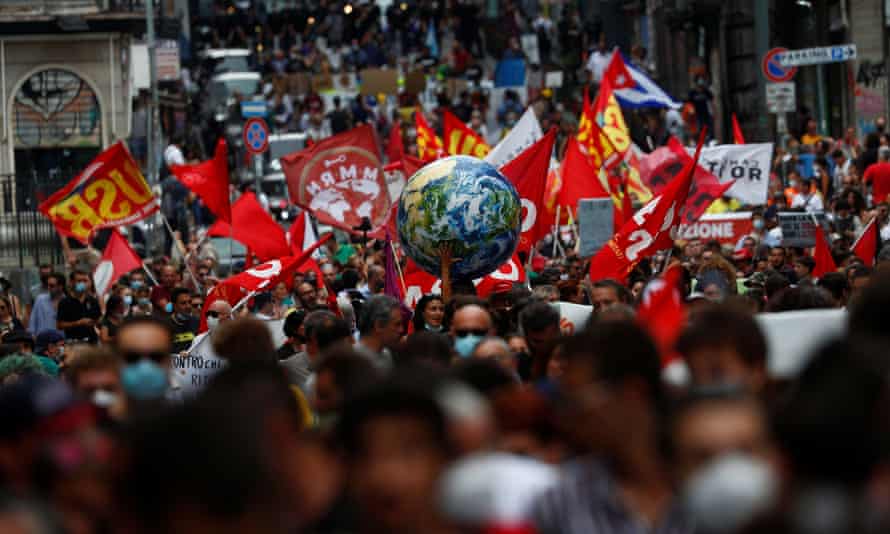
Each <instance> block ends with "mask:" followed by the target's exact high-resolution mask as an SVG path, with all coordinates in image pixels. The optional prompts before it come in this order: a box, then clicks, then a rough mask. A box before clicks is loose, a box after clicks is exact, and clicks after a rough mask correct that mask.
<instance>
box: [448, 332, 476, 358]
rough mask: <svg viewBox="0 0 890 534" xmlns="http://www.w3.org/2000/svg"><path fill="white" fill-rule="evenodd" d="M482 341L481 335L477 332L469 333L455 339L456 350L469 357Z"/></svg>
mask: <svg viewBox="0 0 890 534" xmlns="http://www.w3.org/2000/svg"><path fill="white" fill-rule="evenodd" d="M480 341H482V338H481V337H480V336H477V335H476V334H468V335H466V336H464V337H459V338H457V339H455V340H454V350H456V351H457V353H458V354H460V355H461V357H463V358H469V357H470V355H471V354H473V349H475V348H476V345H478V344H479V342H480Z"/></svg>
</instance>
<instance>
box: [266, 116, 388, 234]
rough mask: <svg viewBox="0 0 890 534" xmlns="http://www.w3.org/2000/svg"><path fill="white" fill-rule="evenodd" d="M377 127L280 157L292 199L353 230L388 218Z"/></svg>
mask: <svg viewBox="0 0 890 534" xmlns="http://www.w3.org/2000/svg"><path fill="white" fill-rule="evenodd" d="M374 135H375V134H374V128H373V127H372V126H371V125H369V124H363V125H361V126H359V127H357V128H353V129H352V130H349V131H348V132H343V133H341V134H337V135H335V136H333V137H328V138H326V139H322V140H321V141H318V142H317V143H315V144H314V145H312V147H311V148H307V149H304V150H301V151H299V152H296V153H294V154H289V155H287V156H284V157H283V158H281V160H280V161H281V168H282V170H283V171H284V175H285V176H286V177H287V189H288V191H289V192H290V198H291V200H292V201H293V202H294V204H297V205H299V206H302V207H303V208H305V209H308V210H309V211H310V212H311V213H312V215H314V216H315V218H316V219H317V220H318V221H319V222H321V223H325V224H330V225H331V226H336V227H338V228H342V229H343V230H346V231H348V232H354V230H353V229H354V228H355V227H357V226H360V225H361V224H362V218H363V217H368V218H369V219H370V220H371V226H372V227H374V226H378V225H379V224H380V223H382V222H383V220H384V219H385V218H386V214H387V210H388V209H389V206H390V199H389V190H388V188H387V184H386V177H385V176H384V175H383V165H382V162H381V161H380V155H379V153H378V151H377V140H376V139H375V137H374Z"/></svg>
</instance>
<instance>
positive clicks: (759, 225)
mask: <svg viewBox="0 0 890 534" xmlns="http://www.w3.org/2000/svg"><path fill="white" fill-rule="evenodd" d="M751 224H752V225H753V226H754V229H755V230H763V219H754V222H753V223H751Z"/></svg>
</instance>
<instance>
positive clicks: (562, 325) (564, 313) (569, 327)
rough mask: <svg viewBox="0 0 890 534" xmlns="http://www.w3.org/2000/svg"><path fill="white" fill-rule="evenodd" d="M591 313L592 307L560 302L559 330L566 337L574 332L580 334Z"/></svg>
mask: <svg viewBox="0 0 890 534" xmlns="http://www.w3.org/2000/svg"><path fill="white" fill-rule="evenodd" d="M592 313H593V306H585V305H584V304H574V303H572V302H560V303H559V329H560V330H561V331H562V333H563V334H565V335H567V336H569V335H572V334H574V333H575V332H580V331H581V330H583V329H584V326H585V325H586V324H587V321H588V319H590V315H591V314H592Z"/></svg>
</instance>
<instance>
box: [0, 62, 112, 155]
mask: <svg viewBox="0 0 890 534" xmlns="http://www.w3.org/2000/svg"><path fill="white" fill-rule="evenodd" d="M13 126H14V130H13V134H14V139H15V141H14V142H15V148H17V149H21V148H62V147H67V148H81V147H82V148H88V147H100V146H101V145H102V113H101V110H100V108H99V101H98V99H97V98H96V93H95V92H94V91H93V89H92V88H91V87H90V85H89V84H88V83H87V82H86V81H85V80H83V79H82V78H81V77H80V76H78V75H77V74H75V73H73V72H71V71H69V70H64V69H56V68H50V69H47V70H42V71H39V72H36V73H34V74H32V75H31V76H29V77H28V79H27V80H25V82H24V83H23V84H22V86H21V88H20V89H19V91H18V92H17V93H16V95H15V101H14V103H13Z"/></svg>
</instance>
